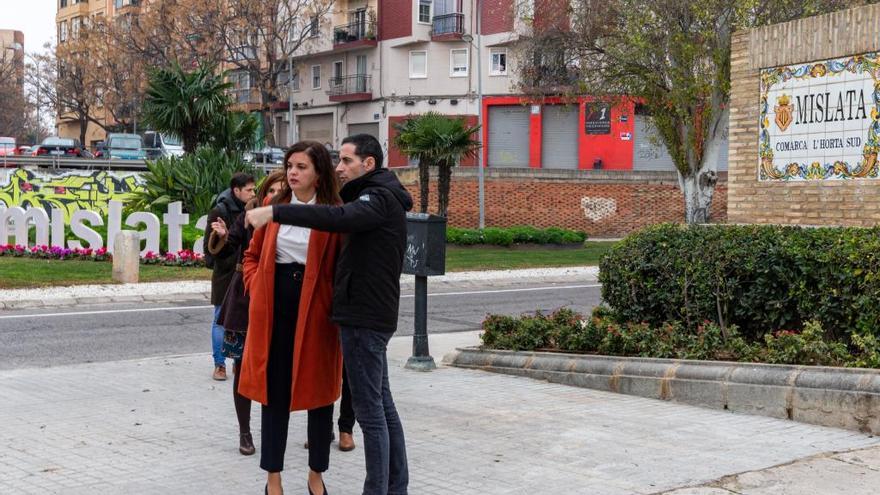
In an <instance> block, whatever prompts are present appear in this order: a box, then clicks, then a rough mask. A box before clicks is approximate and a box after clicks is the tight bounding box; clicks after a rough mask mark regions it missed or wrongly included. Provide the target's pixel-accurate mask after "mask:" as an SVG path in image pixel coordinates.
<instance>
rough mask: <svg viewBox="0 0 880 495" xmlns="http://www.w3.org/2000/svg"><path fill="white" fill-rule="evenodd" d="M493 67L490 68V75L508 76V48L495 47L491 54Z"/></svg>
mask: <svg viewBox="0 0 880 495" xmlns="http://www.w3.org/2000/svg"><path fill="white" fill-rule="evenodd" d="M491 57H492V60H491V68H490V69H489V75H490V76H506V75H507V50H506V49H500V50H498V49H495V50H492V54H491Z"/></svg>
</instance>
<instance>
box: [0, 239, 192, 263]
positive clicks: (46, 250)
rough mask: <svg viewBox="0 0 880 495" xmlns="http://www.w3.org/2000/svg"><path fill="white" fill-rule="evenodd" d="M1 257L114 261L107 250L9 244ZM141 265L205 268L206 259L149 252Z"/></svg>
mask: <svg viewBox="0 0 880 495" xmlns="http://www.w3.org/2000/svg"><path fill="white" fill-rule="evenodd" d="M0 256H12V257H17V258H35V259H46V260H80V261H112V260H113V255H112V254H111V253H109V252H107V248H100V249H91V248H77V249H68V248H61V247H58V246H46V245H42V246H33V247H28V246H20V245H12V244H7V245H5V246H3V245H0ZM141 263H142V264H145V265H164V266H196V267H202V266H205V260H204V257H203V256H202V255H201V254H198V253H194V252H193V251H191V250H189V249H184V250H182V251H178V252H177V253H164V254H160V253H154V252H152V251H147V252H146V253H145V254H144V256H142V257H141Z"/></svg>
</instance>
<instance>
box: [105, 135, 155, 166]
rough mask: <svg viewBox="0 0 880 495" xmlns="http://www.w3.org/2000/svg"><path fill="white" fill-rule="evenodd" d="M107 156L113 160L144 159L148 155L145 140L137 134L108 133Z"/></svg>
mask: <svg viewBox="0 0 880 495" xmlns="http://www.w3.org/2000/svg"><path fill="white" fill-rule="evenodd" d="M106 156H107V158H109V159H111V160H114V159H117V160H143V159H144V158H146V157H147V152H146V150H144V140H143V138H141V137H140V136H138V135H137V134H122V133H111V134H107V153H106Z"/></svg>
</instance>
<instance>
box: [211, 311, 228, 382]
mask: <svg viewBox="0 0 880 495" xmlns="http://www.w3.org/2000/svg"><path fill="white" fill-rule="evenodd" d="M219 317H220V306H214V320H213V321H211V344H212V348H213V350H214V366H224V367H225V366H226V358H225V357H223V333H224V332H225V331H226V330H224V329H223V326H221V325H218V324H217V318H219Z"/></svg>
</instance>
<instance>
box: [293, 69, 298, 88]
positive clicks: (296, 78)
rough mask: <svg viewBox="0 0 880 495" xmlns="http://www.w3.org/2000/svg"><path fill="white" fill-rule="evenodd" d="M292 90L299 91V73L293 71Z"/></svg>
mask: <svg viewBox="0 0 880 495" xmlns="http://www.w3.org/2000/svg"><path fill="white" fill-rule="evenodd" d="M293 90H294V91H299V71H298V70H295V71H293Z"/></svg>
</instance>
